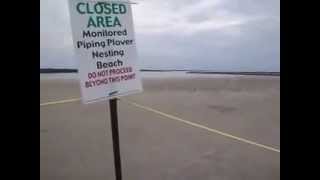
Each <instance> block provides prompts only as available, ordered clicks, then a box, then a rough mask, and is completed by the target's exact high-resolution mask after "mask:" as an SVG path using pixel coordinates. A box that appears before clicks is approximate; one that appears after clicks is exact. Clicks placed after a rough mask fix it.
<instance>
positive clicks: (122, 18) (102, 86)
mask: <svg viewBox="0 0 320 180" xmlns="http://www.w3.org/2000/svg"><path fill="white" fill-rule="evenodd" d="M69 9H70V18H71V26H72V35H73V45H74V49H75V53H76V56H77V60H78V72H79V76H80V86H81V94H82V100H83V102H84V103H90V102H95V101H100V100H106V99H110V98H114V97H119V96H124V95H129V94H133V93H137V92H141V91H142V84H141V80H140V73H139V72H140V71H139V68H138V67H137V51H136V45H135V38H134V29H133V22H132V12H131V4H130V3H129V2H125V1H106V0H104V1H94V0H91V1H90V0H69Z"/></svg>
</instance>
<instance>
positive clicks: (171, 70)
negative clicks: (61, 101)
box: [40, 68, 280, 76]
mask: <svg viewBox="0 0 320 180" xmlns="http://www.w3.org/2000/svg"><path fill="white" fill-rule="evenodd" d="M140 71H141V72H176V71H184V72H186V73H190V74H232V75H255V76H259V75H260V76H280V72H242V71H240V72H223V71H203V70H180V69H169V70H162V69H141V70H140ZM77 72H78V70H77V69H51V68H44V69H40V74H49V73H77Z"/></svg>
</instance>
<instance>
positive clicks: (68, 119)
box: [40, 72, 280, 180]
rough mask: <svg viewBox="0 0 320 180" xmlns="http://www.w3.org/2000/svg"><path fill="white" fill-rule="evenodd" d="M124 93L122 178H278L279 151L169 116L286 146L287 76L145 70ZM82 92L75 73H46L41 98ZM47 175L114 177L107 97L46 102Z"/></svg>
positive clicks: (46, 178) (77, 179) (81, 179)
mask: <svg viewBox="0 0 320 180" xmlns="http://www.w3.org/2000/svg"><path fill="white" fill-rule="evenodd" d="M143 88H144V92H143V93H140V94H135V95H130V96H126V97H123V98H120V101H119V130H120V146H121V147H120V148H121V156H122V165H123V179H131V180H134V179H137V180H138V179H139V180H151V179H152V180H163V179H166V180H178V179H181V180H187V179H189V180H194V179H201V180H212V179H221V180H222V179H223V180H257V179H259V180H278V179H280V153H278V152H273V151H270V150H267V149H264V148H261V147H258V146H254V145H251V144H247V143H244V142H241V141H237V140H235V139H231V138H228V137H225V136H221V135H219V134H215V133H212V132H209V131H206V130H204V129H201V128H196V127H193V126H189V125H187V124H183V123H181V122H178V121H174V120H172V119H170V118H166V117H164V116H161V115H159V114H155V113H152V112H150V111H146V110H145V109H142V108H138V107H135V106H132V105H130V104H129V103H127V102H126V101H122V100H121V99H124V100H129V101H130V102H134V103H137V104H140V105H143V106H144V107H148V108H152V109H156V110H158V111H161V112H163V113H166V114H169V115H172V116H175V117H179V118H181V119H183V120H186V121H190V122H192V123H196V124H200V125H203V126H205V127H208V128H211V129H217V130H219V131H222V132H225V133H228V134H232V135H233V136H236V137H240V138H244V139H248V140H250V141H253V142H256V143H260V144H263V145H266V146H270V147H273V148H275V149H279V150H280V77H277V76H276V77H274V76H245V75H242V76H237V75H197V74H196V75H195V74H190V75H185V74H182V73H180V72H178V73H176V74H175V76H172V74H171V75H168V74H166V73H158V74H152V73H148V74H147V73H145V74H144V75H143ZM79 97H80V87H79V82H78V80H77V76H76V74H68V75H50V74H49V75H47V74H46V75H40V104H43V103H46V102H54V101H59V100H66V99H72V98H79ZM40 113H41V114H40V121H41V122H40V127H41V129H40V140H41V144H40V151H41V153H40V160H41V161H40V163H41V168H40V170H41V174H40V175H41V179H42V180H54V179H59V180H67V179H68V180H73V179H74V180H85V179H86V180H87V179H96V180H100V179H101V180H103V179H114V169H113V154H112V139H111V131H110V118H109V108H108V103H107V102H106V101H104V102H99V103H94V104H89V105H83V104H81V102H80V101H75V102H69V103H61V104H54V105H44V106H40Z"/></svg>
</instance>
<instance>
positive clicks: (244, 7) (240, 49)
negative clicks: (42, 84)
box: [40, 0, 280, 71]
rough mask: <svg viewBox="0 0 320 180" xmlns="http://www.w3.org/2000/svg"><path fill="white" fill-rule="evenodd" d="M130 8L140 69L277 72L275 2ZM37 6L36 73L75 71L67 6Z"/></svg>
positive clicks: (182, 2)
mask: <svg viewBox="0 0 320 180" xmlns="http://www.w3.org/2000/svg"><path fill="white" fill-rule="evenodd" d="M134 2H138V4H134V5H132V10H133V20H134V26H135V32H136V43H137V50H138V56H139V62H140V65H141V68H152V69H202V70H214V71H280V0H174V1H172V0H148V1H142V0H138V1H134ZM40 3H41V6H40V14H41V16H40V38H41V40H40V48H41V49H40V57H41V60H40V66H41V68H62V67H64V68H76V67H77V66H76V58H75V56H74V52H73V46H72V35H71V29H70V18H69V12H68V1H67V0H41V1H40Z"/></svg>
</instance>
